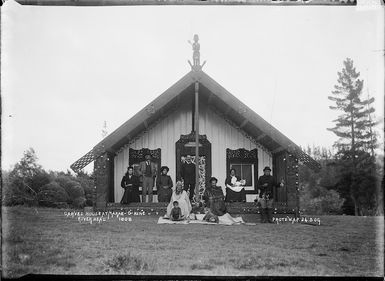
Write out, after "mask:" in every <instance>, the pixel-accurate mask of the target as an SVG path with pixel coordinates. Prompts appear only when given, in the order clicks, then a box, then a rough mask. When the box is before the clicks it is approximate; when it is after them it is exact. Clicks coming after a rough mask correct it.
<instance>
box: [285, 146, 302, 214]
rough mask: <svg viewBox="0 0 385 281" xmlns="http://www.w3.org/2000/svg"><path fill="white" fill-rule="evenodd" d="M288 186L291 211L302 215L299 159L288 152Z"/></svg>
mask: <svg viewBox="0 0 385 281" xmlns="http://www.w3.org/2000/svg"><path fill="white" fill-rule="evenodd" d="M286 163H287V166H286V171H287V177H286V180H287V182H286V188H287V201H288V202H287V203H288V208H289V211H294V213H295V216H296V217H299V216H300V211H299V176H298V172H299V169H298V159H297V157H296V156H295V155H294V154H292V153H290V152H287V153H286Z"/></svg>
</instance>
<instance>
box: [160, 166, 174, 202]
mask: <svg viewBox="0 0 385 281" xmlns="http://www.w3.org/2000/svg"><path fill="white" fill-rule="evenodd" d="M169 170H170V169H169V168H168V167H167V166H162V167H161V168H160V176H159V177H158V178H157V180H156V189H157V190H158V202H170V199H171V195H172V189H171V188H172V187H173V183H172V179H171V177H170V176H169V175H167V173H168V171H169Z"/></svg>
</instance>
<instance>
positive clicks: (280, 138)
mask: <svg viewBox="0 0 385 281" xmlns="http://www.w3.org/2000/svg"><path fill="white" fill-rule="evenodd" d="M195 81H198V82H199V98H200V101H202V102H205V103H207V104H208V105H209V106H210V107H211V108H213V109H214V110H216V111H217V112H219V113H221V115H222V117H223V118H226V119H229V120H231V122H232V123H233V124H234V125H235V126H236V127H238V128H240V129H242V130H243V131H244V132H246V133H247V134H248V135H249V136H250V137H251V138H253V139H254V141H256V142H258V143H260V144H262V145H263V146H265V147H266V148H267V149H269V150H270V151H271V152H272V153H278V152H281V151H284V150H286V151H288V152H290V153H292V154H294V155H295V156H296V157H297V158H298V160H299V161H301V162H303V163H304V164H306V165H307V166H309V167H310V168H312V169H314V170H319V169H320V167H321V166H320V164H319V163H318V162H316V161H315V160H314V159H312V158H311V157H310V156H309V155H307V154H306V153H304V152H303V151H302V150H301V148H300V147H299V146H298V145H296V144H295V143H294V142H292V141H291V140H290V139H289V138H287V137H286V136H285V135H283V134H282V133H281V132H280V131H278V130H277V129H276V128H274V127H273V126H272V125H271V124H269V123H268V122H267V121H266V120H264V119H263V118H262V117H261V116H259V115H258V114H257V113H255V112H254V111H253V110H251V109H250V108H249V107H248V106H247V105H245V104H244V103H242V102H241V101H240V100H238V99H237V98H236V97H235V96H233V95H232V94H231V93H229V92H228V91H227V90H226V89H225V88H223V87H222V86H221V85H220V84H218V83H217V82H216V81H215V80H214V79H212V78H211V77H210V76H209V75H207V74H206V73H205V72H203V71H201V70H198V71H197V70H192V71H190V72H189V73H187V74H186V75H185V76H183V77H182V78H181V79H180V80H179V81H177V82H176V83H175V84H174V85H172V86H171V87H170V88H169V89H167V90H166V91H165V92H164V93H162V94H161V95H160V96H158V97H157V98H156V99H154V100H153V101H152V102H151V103H149V104H148V105H147V106H145V107H144V108H143V109H142V110H140V111H139V112H138V113H137V114H135V115H134V116H133V117H132V118H130V119H129V120H128V121H126V122H125V123H124V124H123V125H121V126H120V127H119V128H117V129H116V130H115V131H113V132H112V133H111V134H109V135H108V136H107V137H105V138H104V139H103V140H102V141H101V142H99V143H98V144H97V145H96V146H95V147H94V148H93V149H92V150H91V151H89V152H88V153H86V154H85V155H84V156H83V157H81V158H80V159H79V160H77V161H76V162H75V163H73V164H72V165H71V169H72V170H74V171H75V172H77V171H79V170H81V169H82V168H84V167H85V166H87V165H88V164H89V163H91V162H92V161H94V160H95V159H96V158H98V157H99V156H101V155H102V154H103V153H104V152H106V151H107V152H111V153H115V152H116V151H118V150H119V149H120V148H121V147H122V146H124V145H125V144H127V143H129V142H130V140H132V139H134V138H135V137H136V136H137V135H138V134H139V133H140V132H142V131H143V130H146V129H147V128H148V127H149V126H150V124H152V123H153V122H155V121H156V120H159V119H162V118H163V117H164V116H165V114H166V113H167V112H168V111H169V110H171V109H172V108H175V107H177V106H178V105H179V104H180V103H181V101H182V100H183V97H186V96H187V95H189V94H191V93H193V92H194V82H195Z"/></svg>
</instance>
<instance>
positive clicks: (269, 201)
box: [257, 166, 284, 223]
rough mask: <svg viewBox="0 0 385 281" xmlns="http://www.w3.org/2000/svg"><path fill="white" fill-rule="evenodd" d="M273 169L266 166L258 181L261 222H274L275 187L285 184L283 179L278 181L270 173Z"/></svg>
mask: <svg viewBox="0 0 385 281" xmlns="http://www.w3.org/2000/svg"><path fill="white" fill-rule="evenodd" d="M270 172H271V169H270V167H268V166H266V167H265V168H264V169H263V173H264V175H262V176H260V177H259V179H258V183H257V188H258V190H259V198H260V200H259V201H260V202H261V222H269V223H272V222H273V221H272V215H273V202H274V197H273V189H274V187H282V186H283V185H284V183H283V180H282V181H281V182H280V183H277V182H276V181H275V179H274V177H273V176H272V175H270Z"/></svg>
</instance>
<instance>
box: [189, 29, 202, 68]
mask: <svg viewBox="0 0 385 281" xmlns="http://www.w3.org/2000/svg"><path fill="white" fill-rule="evenodd" d="M198 41H199V37H198V34H195V35H194V43H192V42H191V41H190V40H189V41H188V42H189V43H190V44H191V46H192V49H193V64H194V66H200V53H199V50H200V44H199V43H198Z"/></svg>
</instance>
